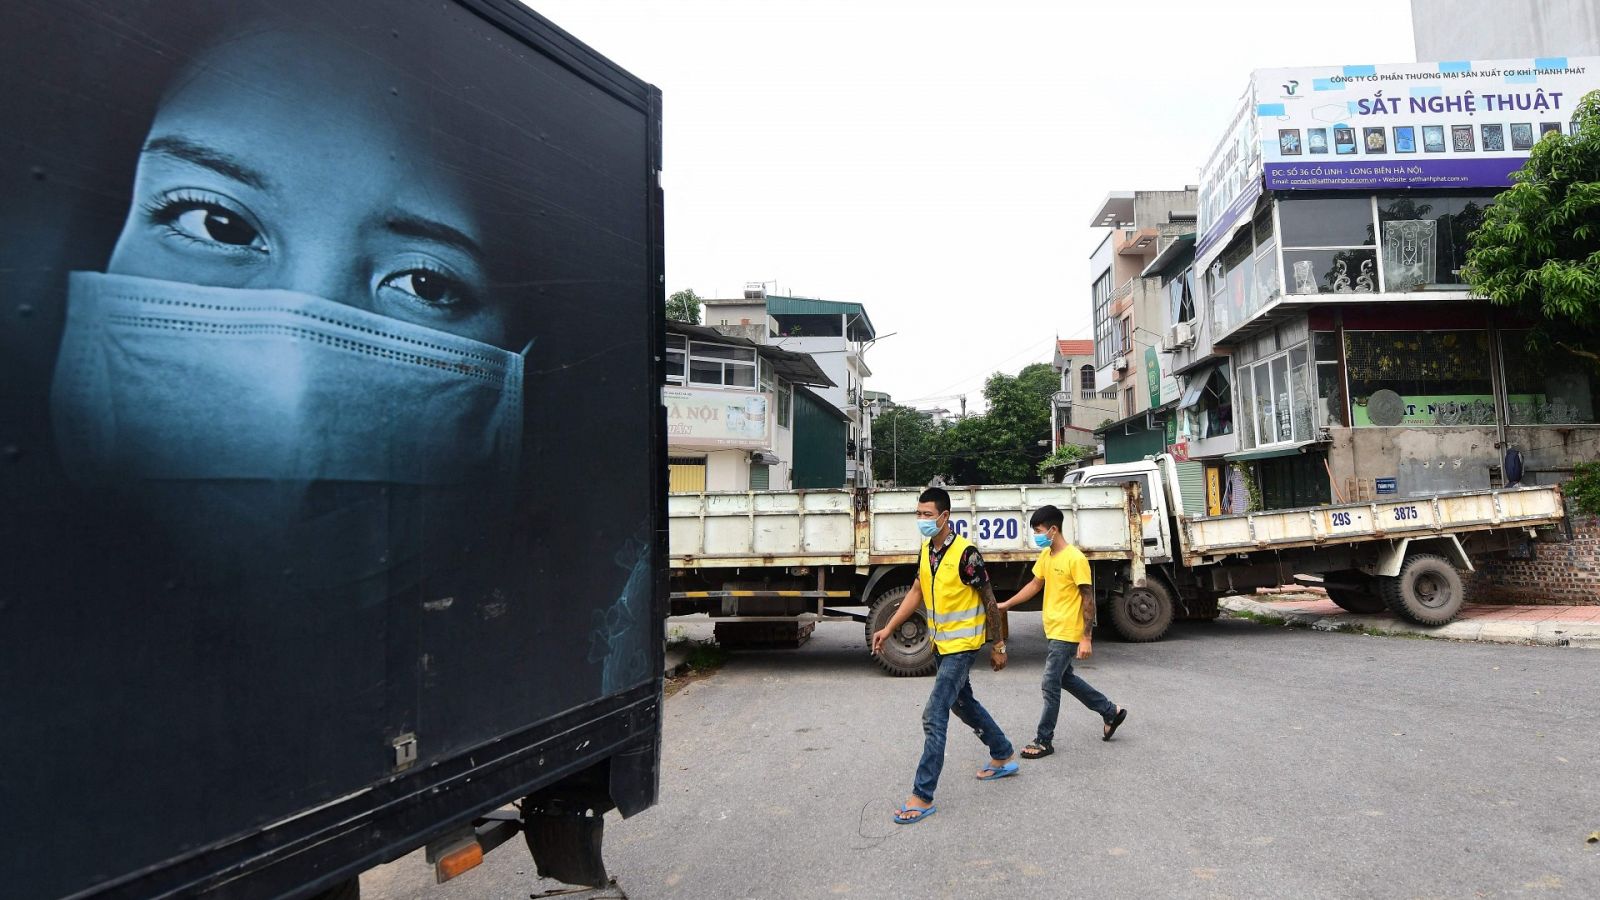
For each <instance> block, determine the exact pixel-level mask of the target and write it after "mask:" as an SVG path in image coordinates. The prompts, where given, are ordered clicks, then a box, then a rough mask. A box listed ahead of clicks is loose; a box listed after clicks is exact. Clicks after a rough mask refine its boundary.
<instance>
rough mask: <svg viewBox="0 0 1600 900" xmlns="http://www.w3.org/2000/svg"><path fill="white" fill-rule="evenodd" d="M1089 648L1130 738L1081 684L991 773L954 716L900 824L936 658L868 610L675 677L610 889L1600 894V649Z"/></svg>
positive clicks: (1032, 665) (1317, 643)
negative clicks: (875, 624)
mask: <svg viewBox="0 0 1600 900" xmlns="http://www.w3.org/2000/svg"><path fill="white" fill-rule="evenodd" d="M1011 630H1012V645H1013V646H1012V662H1011V665H1010V666H1009V667H1008V668H1007V669H1006V670H1005V671H1004V672H1001V673H994V672H991V671H989V670H988V668H987V666H986V665H985V666H983V667H982V668H981V671H980V670H977V669H975V670H974V677H973V686H974V690H975V691H976V693H977V696H978V698H979V700H980V701H982V702H983V703H984V704H985V705H986V706H987V707H988V708H989V710H990V711H991V712H992V713H993V714H994V716H995V718H996V719H997V720H998V721H999V722H1000V723H1001V725H1002V726H1003V727H1004V728H1005V729H1006V730H1007V733H1008V735H1009V736H1010V737H1011V738H1012V739H1013V741H1015V742H1016V743H1017V744H1018V746H1019V747H1020V745H1021V744H1022V743H1024V742H1026V741H1027V740H1028V739H1029V738H1031V737H1032V736H1033V735H1032V730H1033V725H1034V723H1035V722H1036V721H1037V716H1038V713H1039V706H1040V701H1039V691H1038V682H1039V678H1040V676H1041V673H1042V671H1043V656H1044V640H1043V636H1042V634H1040V631H1039V617H1038V615H1037V614H1017V613H1013V614H1012V628H1011ZM1080 671H1081V672H1082V674H1083V675H1084V677H1085V678H1086V679H1087V680H1088V681H1089V682H1090V683H1092V684H1094V685H1095V686H1096V687H1098V688H1100V689H1101V690H1102V691H1104V692H1105V693H1106V694H1107V695H1109V696H1110V697H1111V699H1112V700H1114V701H1115V702H1117V703H1119V704H1121V705H1122V706H1124V707H1127V708H1128V709H1129V711H1130V714H1129V719H1128V722H1127V724H1126V725H1124V726H1123V728H1122V730H1121V731H1119V732H1118V734H1117V738H1116V740H1115V741H1112V742H1110V743H1103V742H1101V741H1100V740H1099V719H1098V717H1097V716H1095V715H1094V714H1092V713H1090V712H1088V711H1087V710H1085V709H1083V708H1082V707H1081V706H1079V705H1078V704H1077V703H1076V702H1075V701H1073V700H1072V699H1071V697H1069V696H1063V698H1062V701H1063V706H1062V722H1061V725H1060V726H1059V727H1058V729H1057V735H1056V745H1057V752H1056V754H1055V755H1054V756H1052V757H1049V758H1047V759H1044V760H1040V761H1036V762H1035V761H1023V763H1022V766H1023V770H1022V773H1021V774H1020V775H1019V776H1017V777H1014V778H1008V779H1004V780H1000V781H996V782H992V783H982V782H978V781H976V780H974V779H973V777H972V774H973V771H974V770H975V769H976V767H977V765H978V764H979V763H980V761H981V760H982V759H983V758H984V755H985V754H984V750H983V747H982V746H981V745H980V744H979V742H978V741H977V739H976V738H975V737H973V736H972V735H971V733H970V732H969V731H967V730H966V729H964V728H962V727H961V726H960V725H959V723H956V724H955V727H954V728H953V729H952V732H951V735H950V740H949V753H948V756H947V763H946V766H945V770H944V778H943V781H942V782H941V784H940V789H939V792H938V796H937V798H936V802H937V804H938V806H939V812H938V814H936V815H935V816H933V817H931V818H929V819H928V820H927V821H926V822H921V823H918V824H916V825H912V826H897V825H894V824H893V823H891V822H890V820H889V816H890V813H891V811H892V810H893V809H894V807H895V806H896V805H897V804H898V803H899V802H900V801H901V800H902V799H903V798H904V797H905V795H906V793H907V792H908V790H909V787H910V782H911V776H912V773H913V770H914V768H915V766H916V763H917V759H918V756H919V754H920V751H921V746H922V734H921V726H920V718H919V716H920V710H921V707H922V704H923V701H924V700H925V699H926V696H927V692H928V687H929V684H930V681H928V680H926V679H898V678H890V677H887V676H884V675H881V674H879V672H878V671H877V669H876V667H875V666H873V665H872V664H871V661H870V660H868V659H867V658H866V656H865V645H864V641H863V637H862V630H861V628H860V627H859V626H851V625H844V624H828V625H820V626H818V628H817V632H816V636H815V637H814V638H813V639H812V640H811V642H810V643H809V644H808V645H807V646H806V647H804V648H802V649H800V650H795V651H768V652H761V653H741V654H736V655H735V656H734V657H733V658H732V659H731V660H730V662H729V663H728V664H727V665H726V666H725V667H724V668H723V669H722V670H720V671H718V672H717V673H715V674H714V675H713V676H711V677H709V678H707V679H705V680H703V681H698V682H696V683H694V684H691V685H690V686H689V687H687V688H686V689H685V690H684V691H683V692H682V693H680V694H678V695H677V696H675V697H672V698H671V699H669V700H668V702H667V706H666V709H667V719H666V725H665V728H666V749H665V752H664V754H663V760H662V765H663V772H662V788H661V802H660V804H659V805H658V806H656V807H654V808H652V809H650V810H648V811H646V812H644V813H642V814H640V815H638V816H636V817H635V818H633V819H631V820H628V821H621V820H619V819H616V818H615V814H612V815H611V816H610V817H608V824H607V834H606V861H607V865H608V867H609V868H610V870H611V872H612V873H613V875H614V876H615V877H616V878H617V881H618V886H619V888H620V893H619V892H611V893H609V894H603V895H601V896H621V894H623V893H625V894H626V896H627V897H630V898H633V900H642V898H658V897H684V898H743V897H761V898H771V897H828V896H847V897H872V898H877V897H887V896H915V897H961V898H967V897H1008V898H1009V897H1046V896H1097V897H1356V896H1382V897H1477V896H1490V897H1496V896H1521V895H1524V894H1527V895H1539V896H1548V895H1552V894H1554V895H1556V896H1563V895H1565V896H1574V897H1595V896H1600V844H1588V843H1586V842H1585V838H1586V837H1587V836H1588V835H1589V834H1590V833H1591V832H1594V831H1596V830H1600V694H1597V692H1596V681H1597V675H1600V651H1594V650H1582V649H1570V648H1547V647H1520V646H1504V645H1481V644H1455V643H1448V642H1444V641H1430V640H1412V639H1404V638H1393V637H1370V636H1365V635H1350V634H1324V633H1316V632H1309V631H1304V630H1294V629H1285V628H1280V627H1273V626H1266V625H1258V624H1254V623H1249V622H1241V621H1220V622H1215V623H1205V624H1190V625H1181V626H1178V627H1176V628H1175V629H1174V631H1173V633H1172V634H1171V635H1170V636H1169V637H1168V638H1167V639H1166V640H1164V641H1162V642H1160V643H1156V644H1121V643H1114V642H1111V641H1109V640H1108V641H1104V642H1102V643H1100V644H1099V645H1097V648H1096V652H1095V655H1094V658H1093V659H1092V660H1090V661H1089V662H1088V664H1087V665H1083V666H1081V668H1080ZM363 886H364V890H365V896H366V897H367V898H369V900H372V898H418V900H421V898H430V900H449V898H469V897H470V898H489V897H492V898H526V897H528V896H529V895H530V894H538V893H539V892H541V891H544V890H549V889H551V888H553V887H556V885H554V884H553V883H551V882H541V881H538V880H537V879H536V878H535V877H534V875H533V866H532V862H531V860H530V859H529V858H528V855H527V853H526V851H525V850H524V849H523V848H521V847H520V846H516V845H508V846H506V847H505V848H503V849H500V850H497V851H496V852H494V853H492V854H490V856H489V857H488V859H487V860H486V862H485V863H484V865H483V866H482V867H480V868H479V869H477V870H475V871H473V872H471V873H469V874H467V875H465V876H463V877H461V878H458V879H456V880H455V881H453V882H450V883H448V884H445V885H442V886H437V887H435V886H433V885H432V881H431V870H430V869H429V867H427V866H426V865H425V864H424V863H423V862H422V860H421V855H420V854H416V855H413V856H412V857H408V858H406V859H403V860H400V861H398V862H396V863H393V864H391V865H389V866H385V867H383V868H382V869H378V870H375V871H373V872H369V873H368V874H367V875H366V876H365V877H364V878H363Z"/></svg>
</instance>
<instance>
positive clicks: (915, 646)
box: [867, 585, 939, 677]
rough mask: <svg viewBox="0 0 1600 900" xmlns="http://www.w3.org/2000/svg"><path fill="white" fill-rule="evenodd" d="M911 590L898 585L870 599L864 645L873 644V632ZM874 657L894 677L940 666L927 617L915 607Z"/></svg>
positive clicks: (918, 673)
mask: <svg viewBox="0 0 1600 900" xmlns="http://www.w3.org/2000/svg"><path fill="white" fill-rule="evenodd" d="M910 592H911V586H910V585H906V586H905V587H897V588H894V589H892V590H887V591H884V592H883V593H881V594H879V595H878V596H877V597H875V598H874V599H873V601H872V610H871V612H868V613H867V647H868V648H869V649H870V648H871V647H872V635H873V632H876V631H878V630H880V629H881V628H883V626H885V625H887V624H889V620H890V619H893V618H894V614H895V611H896V610H898V609H899V608H900V601H901V600H904V599H905V597H906V594H908V593H910ZM872 658H873V659H876V660H877V661H878V665H880V666H882V667H883V670H884V671H885V672H888V673H889V674H890V675H894V676H896V677H906V676H914V675H932V674H933V670H934V669H936V668H938V667H939V661H938V659H937V658H936V657H934V655H933V641H932V640H930V639H929V635H928V617H927V615H926V614H925V613H923V612H921V611H918V613H917V614H916V615H914V616H912V617H911V618H910V619H909V620H908V621H906V622H905V623H904V624H902V625H901V626H900V627H899V629H897V630H896V631H895V632H894V633H893V634H891V635H889V639H888V640H886V641H884V642H883V650H881V651H880V652H878V653H875V654H873V657H872Z"/></svg>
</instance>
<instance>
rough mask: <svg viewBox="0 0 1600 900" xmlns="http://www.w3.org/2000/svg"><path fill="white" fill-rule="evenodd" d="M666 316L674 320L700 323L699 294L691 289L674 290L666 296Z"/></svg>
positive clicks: (691, 323)
mask: <svg viewBox="0 0 1600 900" xmlns="http://www.w3.org/2000/svg"><path fill="white" fill-rule="evenodd" d="M667 318H669V319H671V320H673V321H674V322H688V323H689V324H690V325H699V324H700V295H699V294H696V293H695V292H694V291H693V290H690V289H685V290H681V291H674V292H673V293H672V296H670V297H668V298H667Z"/></svg>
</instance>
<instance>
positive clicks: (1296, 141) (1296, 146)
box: [1278, 128, 1300, 156]
mask: <svg viewBox="0 0 1600 900" xmlns="http://www.w3.org/2000/svg"><path fill="white" fill-rule="evenodd" d="M1278 152H1279V153H1281V154H1282V155H1284V156H1299V155H1300V129H1298V128H1280V129H1278Z"/></svg>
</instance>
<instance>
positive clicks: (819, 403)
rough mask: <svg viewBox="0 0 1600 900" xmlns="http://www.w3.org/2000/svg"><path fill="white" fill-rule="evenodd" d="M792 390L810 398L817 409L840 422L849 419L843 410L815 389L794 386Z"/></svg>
mask: <svg viewBox="0 0 1600 900" xmlns="http://www.w3.org/2000/svg"><path fill="white" fill-rule="evenodd" d="M794 392H795V393H796V394H804V395H805V396H807V397H809V398H811V400H812V401H813V402H814V403H815V404H816V407H817V409H819V410H821V411H822V412H823V413H825V414H827V415H830V416H832V417H834V418H835V419H838V420H839V421H841V422H848V421H850V416H848V415H846V414H845V411H844V410H842V409H840V408H839V407H837V406H834V405H833V404H832V403H831V402H829V401H828V398H826V397H824V396H822V395H821V394H819V393H817V392H816V391H813V390H810V389H809V388H803V387H796V388H795V389H794Z"/></svg>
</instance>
